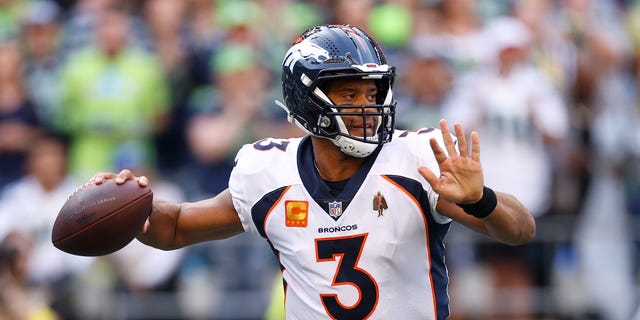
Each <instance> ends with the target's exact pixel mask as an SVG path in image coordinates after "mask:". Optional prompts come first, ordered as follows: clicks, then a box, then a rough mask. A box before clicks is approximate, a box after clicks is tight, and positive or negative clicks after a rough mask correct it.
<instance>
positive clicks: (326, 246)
mask: <svg viewBox="0 0 640 320" xmlns="http://www.w3.org/2000/svg"><path fill="white" fill-rule="evenodd" d="M366 240H367V235H366V234H361V235H355V236H350V237H342V238H323V239H316V253H317V257H318V258H317V260H318V262H328V261H335V260H336V258H337V257H340V260H339V264H338V269H337V270H336V274H335V275H334V277H333V282H332V284H331V285H332V286H340V285H352V286H354V287H355V288H356V289H357V290H358V292H359V294H360V298H359V299H358V301H357V302H356V303H355V304H354V305H352V306H346V305H344V304H342V303H340V301H339V300H338V296H337V295H336V294H321V295H320V298H321V299H322V304H323V305H324V307H325V309H326V310H327V312H328V313H329V316H331V317H332V318H333V319H337V320H342V319H366V318H367V317H369V316H370V315H371V313H372V312H373V310H374V309H375V307H376V305H377V303H378V285H377V284H376V281H375V280H373V278H372V277H371V275H370V274H369V273H367V272H366V271H365V270H363V269H360V268H358V260H360V255H361V254H362V248H363V247H364V243H365V241H366Z"/></svg>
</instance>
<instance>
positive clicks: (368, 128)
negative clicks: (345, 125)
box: [349, 118, 376, 137]
mask: <svg viewBox="0 0 640 320" xmlns="http://www.w3.org/2000/svg"><path fill="white" fill-rule="evenodd" d="M375 123H376V121H375V120H374V119H373V118H371V119H367V121H366V122H362V121H353V122H351V123H350V125H349V134H351V135H354V136H358V137H373V136H375V134H376V132H375V129H374V125H375Z"/></svg>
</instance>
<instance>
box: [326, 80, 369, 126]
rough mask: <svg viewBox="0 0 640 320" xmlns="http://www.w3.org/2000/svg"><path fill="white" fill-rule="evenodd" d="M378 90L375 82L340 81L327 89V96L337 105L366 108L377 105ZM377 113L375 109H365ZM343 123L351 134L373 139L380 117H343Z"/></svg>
mask: <svg viewBox="0 0 640 320" xmlns="http://www.w3.org/2000/svg"><path fill="white" fill-rule="evenodd" d="M377 93H378V88H377V87H376V84H375V82H374V80H362V79H339V80H333V81H332V82H331V83H330V84H329V86H328V87H327V89H326V94H327V96H328V97H329V99H331V101H333V103H334V104H335V105H354V106H364V105H371V104H375V103H376V95H377ZM361 110H362V109H361V108H345V109H342V110H341V112H344V113H348V112H358V113H360V112H361ZM365 111H369V112H375V111H376V109H375V108H370V109H365ZM342 121H343V122H344V124H345V126H346V127H347V129H348V130H349V134H351V135H354V136H360V137H364V136H367V137H371V136H374V135H375V134H376V132H375V131H376V128H377V127H378V122H379V121H380V117H379V116H373V115H371V116H367V117H362V116H361V115H343V116H342Z"/></svg>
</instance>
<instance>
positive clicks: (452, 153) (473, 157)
mask: <svg viewBox="0 0 640 320" xmlns="http://www.w3.org/2000/svg"><path fill="white" fill-rule="evenodd" d="M440 129H441V130H442V137H443V139H444V146H445V148H446V152H445V151H444V150H443V149H442V148H441V147H440V145H438V142H437V140H436V139H434V138H432V139H431V140H430V141H429V143H430V145H431V149H432V150H433V154H434V156H435V157H436V160H437V161H438V167H440V176H439V177H437V176H436V175H435V174H434V173H433V172H432V171H431V170H430V169H428V168H427V167H420V168H418V172H420V174H421V175H422V176H423V177H424V178H425V179H427V182H429V184H430V185H431V187H432V188H433V190H434V191H435V192H437V193H438V194H439V195H440V197H442V198H444V199H445V200H448V201H450V202H454V203H459V204H469V203H474V202H477V201H478V200H480V199H481V198H482V193H483V187H484V180H483V175H482V166H481V165H480V138H479V137H478V133H477V132H471V154H469V146H468V144H467V139H466V137H465V133H464V130H463V129H462V125H460V124H459V123H456V124H454V129H455V134H456V137H457V139H458V149H459V150H460V153H458V152H457V151H456V146H455V142H454V140H453V138H452V137H451V134H450V133H449V125H448V124H447V120H444V119H443V120H440Z"/></svg>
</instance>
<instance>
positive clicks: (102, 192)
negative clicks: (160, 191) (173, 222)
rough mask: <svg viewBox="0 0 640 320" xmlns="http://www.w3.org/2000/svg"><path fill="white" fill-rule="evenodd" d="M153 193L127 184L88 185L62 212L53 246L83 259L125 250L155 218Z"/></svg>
mask: <svg viewBox="0 0 640 320" xmlns="http://www.w3.org/2000/svg"><path fill="white" fill-rule="evenodd" d="M152 202H153V192H152V191H151V189H149V188H148V187H141V186H140V185H138V183H137V182H135V181H131V180H127V181H126V182H125V183H123V184H121V185H117V184H116V183H115V180H114V179H108V180H105V181H104V182H103V183H102V184H100V185H96V184H94V183H88V184H85V185H83V186H82V187H80V188H78V189H77V190H76V191H74V192H73V193H72V194H71V195H70V196H69V198H68V199H67V201H66V202H65V204H64V205H63V206H62V208H61V209H60V211H59V212H58V216H57V218H56V221H55V223H54V225H53V233H52V235H51V241H52V242H53V245H54V246H55V247H56V248H58V249H60V250H62V251H64V252H67V253H71V254H75V255H80V256H102V255H107V254H110V253H113V252H115V251H118V250H120V249H122V248H123V247H124V246H126V245H127V244H129V243H130V242H131V241H132V240H133V239H134V238H135V237H136V235H137V234H138V233H139V232H140V230H142V226H143V225H144V223H145V221H146V219H147V217H149V214H151V207H152Z"/></svg>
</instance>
